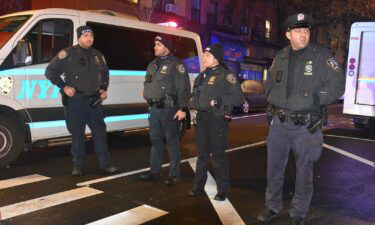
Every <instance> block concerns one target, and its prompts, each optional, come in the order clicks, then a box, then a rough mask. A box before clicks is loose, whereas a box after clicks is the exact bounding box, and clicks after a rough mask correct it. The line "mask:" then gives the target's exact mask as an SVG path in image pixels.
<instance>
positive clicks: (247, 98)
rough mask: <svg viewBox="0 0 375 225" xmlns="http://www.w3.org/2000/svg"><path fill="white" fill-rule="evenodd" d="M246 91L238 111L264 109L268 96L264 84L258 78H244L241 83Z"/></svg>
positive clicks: (245, 111) (246, 111) (245, 112)
mask: <svg viewBox="0 0 375 225" xmlns="http://www.w3.org/2000/svg"><path fill="white" fill-rule="evenodd" d="M241 88H242V91H243V92H244V100H243V103H242V105H241V106H240V107H237V108H235V110H236V111H239V112H241V113H244V114H247V113H249V112H250V111H252V110H256V109H262V108H263V109H264V108H266V106H267V100H266V96H265V94H264V85H263V84H262V83H261V82H260V81H257V80H244V81H243V82H242V83H241Z"/></svg>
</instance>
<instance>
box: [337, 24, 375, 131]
mask: <svg viewBox="0 0 375 225" xmlns="http://www.w3.org/2000/svg"><path fill="white" fill-rule="evenodd" d="M374 62H375V22H359V23H354V24H353V25H352V27H351V31H350V40H349V53H348V62H347V70H346V88H345V95H344V109H343V111H344V114H347V115H350V116H352V117H353V122H354V125H355V127H357V128H371V127H375V64H374Z"/></svg>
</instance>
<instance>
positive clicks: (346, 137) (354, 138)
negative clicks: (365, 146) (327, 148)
mask: <svg viewBox="0 0 375 225" xmlns="http://www.w3.org/2000/svg"><path fill="white" fill-rule="evenodd" d="M324 136H327V137H337V138H344V139H352V140H359V141H370V142H375V140H372V139H364V138H356V137H348V136H340V135H332V134H325V135H324Z"/></svg>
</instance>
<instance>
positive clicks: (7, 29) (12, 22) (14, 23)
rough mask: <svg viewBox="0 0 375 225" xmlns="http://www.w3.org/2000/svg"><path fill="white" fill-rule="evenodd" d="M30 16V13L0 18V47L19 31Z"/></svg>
mask: <svg viewBox="0 0 375 225" xmlns="http://www.w3.org/2000/svg"><path fill="white" fill-rule="evenodd" d="M29 18H30V15H22V16H11V17H4V18H0V48H2V47H3V46H4V45H5V43H7V41H8V40H9V39H11V38H12V36H13V35H14V34H15V33H16V32H17V30H18V29H19V28H20V27H21V26H22V25H23V24H24V23H25V22H26V21H27V20H28V19H29Z"/></svg>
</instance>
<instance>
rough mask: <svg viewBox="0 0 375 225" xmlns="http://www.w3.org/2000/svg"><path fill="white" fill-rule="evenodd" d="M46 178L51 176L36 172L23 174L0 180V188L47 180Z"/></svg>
mask: <svg viewBox="0 0 375 225" xmlns="http://www.w3.org/2000/svg"><path fill="white" fill-rule="evenodd" d="M48 179H51V178H50V177H45V176H41V175H38V174H32V175H28V176H23V177H17V178H12V179H7V180H0V189H4V188H10V187H15V186H19V185H23V184H30V183H34V182H38V181H42V180H48Z"/></svg>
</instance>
